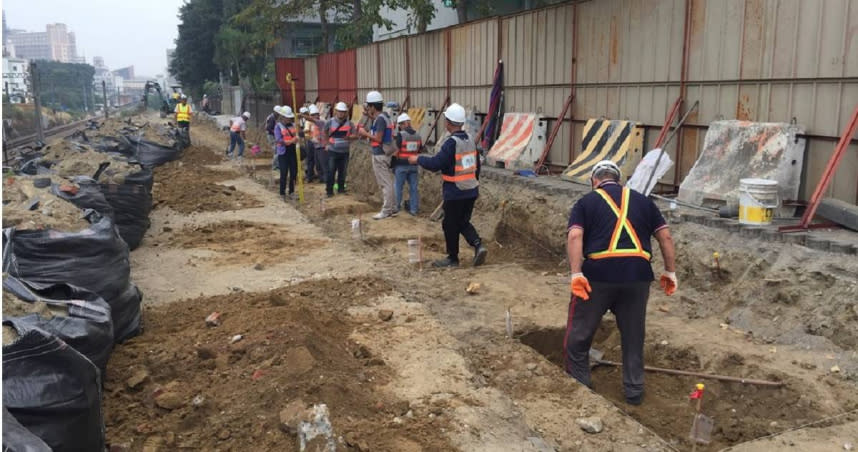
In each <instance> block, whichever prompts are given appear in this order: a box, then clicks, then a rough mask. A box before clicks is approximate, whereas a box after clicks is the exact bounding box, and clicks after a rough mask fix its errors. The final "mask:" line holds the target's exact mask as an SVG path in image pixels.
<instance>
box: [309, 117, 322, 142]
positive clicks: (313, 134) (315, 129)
mask: <svg viewBox="0 0 858 452" xmlns="http://www.w3.org/2000/svg"><path fill="white" fill-rule="evenodd" d="M310 138H311V139H312V140H313V141H314V142H316V143H318V142H319V141H320V140H321V138H322V131H321V129H319V126H317V125H316V123H314V122H311V123H310Z"/></svg>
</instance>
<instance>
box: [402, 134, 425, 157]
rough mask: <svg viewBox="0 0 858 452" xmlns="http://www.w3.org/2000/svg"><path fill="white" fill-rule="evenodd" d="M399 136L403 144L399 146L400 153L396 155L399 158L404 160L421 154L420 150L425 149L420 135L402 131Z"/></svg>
mask: <svg viewBox="0 0 858 452" xmlns="http://www.w3.org/2000/svg"><path fill="white" fill-rule="evenodd" d="M399 136H400V138H401V140H402V142H401V143H400V144H399V152H397V153H396V156H397V157H399V158H403V159H404V158H408V157H411V156H412V155H417V154H419V153H420V149H422V148H423V139H422V138H420V134H418V133H416V132H415V133H411V132H409V131H407V130H400V131H399Z"/></svg>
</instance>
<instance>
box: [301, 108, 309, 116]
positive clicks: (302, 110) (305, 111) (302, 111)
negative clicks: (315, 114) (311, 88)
mask: <svg viewBox="0 0 858 452" xmlns="http://www.w3.org/2000/svg"><path fill="white" fill-rule="evenodd" d="M308 111H310V110H308V109H307V107H301V108H299V109H298V113H301V114H302V115H303V114H305V113H307V112H308Z"/></svg>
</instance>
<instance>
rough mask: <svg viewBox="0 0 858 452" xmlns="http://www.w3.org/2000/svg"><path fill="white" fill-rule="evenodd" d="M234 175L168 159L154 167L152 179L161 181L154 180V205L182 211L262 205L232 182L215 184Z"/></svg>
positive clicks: (234, 208)
mask: <svg viewBox="0 0 858 452" xmlns="http://www.w3.org/2000/svg"><path fill="white" fill-rule="evenodd" d="M237 177H238V174H236V173H234V172H232V171H217V170H213V169H209V168H206V167H205V166H200V165H187V164H184V162H182V161H176V162H169V163H167V164H165V165H162V166H159V167H158V168H156V169H155V180H157V181H161V182H156V183H155V186H154V188H153V192H152V196H153V198H154V206H153V207H158V206H166V207H170V208H171V209H173V210H176V211H178V212H181V213H193V212H209V211H218V210H239V209H248V208H251V207H261V206H262V203H261V202H259V200H257V199H256V198H254V197H252V196H250V195H247V194H245V193H242V192H240V191H237V190H236V189H235V187H234V186H226V185H220V184H218V182H223V181H226V180H230V179H235V178H237ZM167 181H169V183H167Z"/></svg>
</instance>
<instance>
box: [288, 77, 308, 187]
mask: <svg viewBox="0 0 858 452" xmlns="http://www.w3.org/2000/svg"><path fill="white" fill-rule="evenodd" d="M286 83H288V84H289V85H291V86H292V112H293V114H294V115H295V130H298V104H297V102H298V101H297V100H296V99H295V79H293V78H292V73H291V72H289V73H287V74H286ZM295 155H296V156H297V158H298V202H299V203H301V204H303V203H304V169H303V167H302V165H301V143H300V142H296V143H295Z"/></svg>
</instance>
